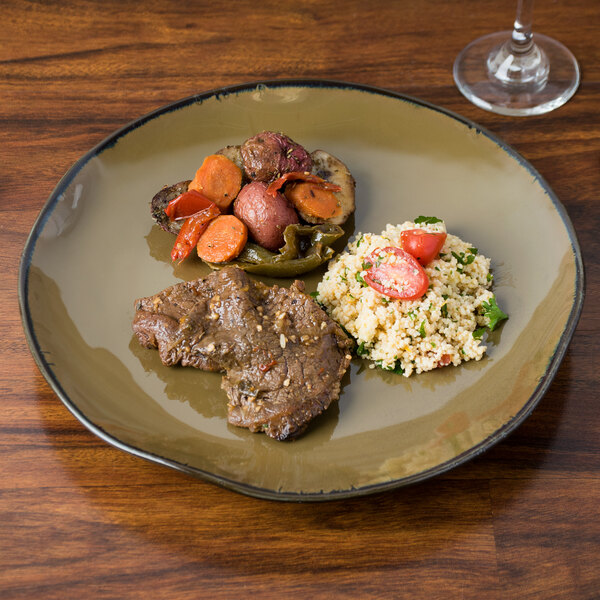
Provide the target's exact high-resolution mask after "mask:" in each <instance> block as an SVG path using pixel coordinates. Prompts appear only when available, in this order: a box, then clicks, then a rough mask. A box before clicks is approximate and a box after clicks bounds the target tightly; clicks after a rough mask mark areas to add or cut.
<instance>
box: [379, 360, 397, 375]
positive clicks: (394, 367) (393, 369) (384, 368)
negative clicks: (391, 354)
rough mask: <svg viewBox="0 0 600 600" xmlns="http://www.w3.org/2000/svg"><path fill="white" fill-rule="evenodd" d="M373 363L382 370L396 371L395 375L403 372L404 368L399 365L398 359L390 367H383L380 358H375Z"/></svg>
mask: <svg viewBox="0 0 600 600" xmlns="http://www.w3.org/2000/svg"><path fill="white" fill-rule="evenodd" d="M375 364H376V365H377V366H378V367H379V368H380V369H383V370H384V371H390V373H396V375H402V374H403V373H404V369H403V368H402V367H401V366H400V361H399V360H397V361H396V362H395V363H394V364H393V366H391V367H384V366H383V364H382V361H380V360H376V361H375Z"/></svg>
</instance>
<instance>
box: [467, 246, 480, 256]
mask: <svg viewBox="0 0 600 600" xmlns="http://www.w3.org/2000/svg"><path fill="white" fill-rule="evenodd" d="M468 250H469V252H470V253H471V254H477V252H479V250H477V248H474V247H473V248H468Z"/></svg>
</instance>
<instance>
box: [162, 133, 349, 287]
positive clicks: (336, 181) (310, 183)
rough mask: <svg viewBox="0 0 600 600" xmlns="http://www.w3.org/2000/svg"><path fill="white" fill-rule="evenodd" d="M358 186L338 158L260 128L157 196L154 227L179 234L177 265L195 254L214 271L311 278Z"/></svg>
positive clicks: (175, 249) (330, 251)
mask: <svg viewBox="0 0 600 600" xmlns="http://www.w3.org/2000/svg"><path fill="white" fill-rule="evenodd" d="M354 188H355V181H354V178H353V177H352V175H351V174H350V171H349V170H348V168H347V167H346V165H345V164H344V163H342V162H341V161H340V160H339V159H338V158H336V157H335V156H332V155H331V154H329V153H327V152H325V151H324V150H315V151H314V152H312V153H309V152H308V151H307V150H305V149H304V148H303V147H302V146H301V145H300V144H297V143H296V142H294V141H293V140H292V139H290V138H289V137H288V136H286V135H284V134H282V133H275V132H272V131H263V132H262V133H259V134H257V135H254V136H252V137H251V138H249V139H247V140H246V141H245V142H244V143H243V144H241V145H240V146H227V147H226V148H223V149H221V150H219V151H217V152H216V153H215V154H211V155H210V156H207V157H205V159H204V161H203V163H202V165H201V166H200V168H199V169H198V171H197V172H196V174H195V176H194V178H193V179H191V180H188V181H182V182H179V183H176V184H174V185H170V186H165V187H164V188H163V189H161V190H160V191H159V192H158V193H157V194H156V195H155V196H154V198H153V199H152V202H151V213H152V217H153V218H154V220H155V221H156V222H157V224H158V225H159V226H160V227H161V228H162V229H164V230H165V231H168V232H170V233H173V234H175V235H177V239H176V241H175V244H174V246H173V250H172V252H171V258H172V259H173V260H174V261H182V260H184V259H186V258H187V257H188V256H190V255H191V254H193V251H194V248H195V249H196V253H197V255H198V256H199V257H200V258H201V259H202V260H203V261H204V262H206V263H207V264H209V265H210V266H211V267H213V268H220V267H222V266H225V265H227V264H232V263H234V264H236V265H237V266H239V267H240V268H242V269H244V270H246V271H249V272H252V273H256V274H262V275H268V276H272V277H292V276H295V275H299V274H301V273H306V272H308V271H310V270H312V269H314V268H316V267H318V266H319V265H320V264H322V263H324V262H325V261H327V260H329V259H330V258H331V257H332V256H333V254H334V250H333V249H332V248H331V245H332V244H333V242H335V240H337V239H338V238H340V237H341V236H342V235H343V233H344V230H343V229H342V228H341V227H340V226H341V225H342V224H343V223H345V222H346V220H347V219H348V217H349V216H350V215H351V214H352V213H353V212H354Z"/></svg>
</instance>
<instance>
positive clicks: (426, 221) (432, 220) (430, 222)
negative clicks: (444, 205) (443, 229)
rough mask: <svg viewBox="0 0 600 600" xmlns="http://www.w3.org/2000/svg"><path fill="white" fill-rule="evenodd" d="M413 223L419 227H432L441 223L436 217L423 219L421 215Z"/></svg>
mask: <svg viewBox="0 0 600 600" xmlns="http://www.w3.org/2000/svg"><path fill="white" fill-rule="evenodd" d="M413 223H414V224H415V225H420V224H421V223H423V224H424V225H433V224H434V223H443V221H442V219H438V218H437V217H424V216H422V215H421V216H420V217H417V218H416V219H415V220H414V221H413Z"/></svg>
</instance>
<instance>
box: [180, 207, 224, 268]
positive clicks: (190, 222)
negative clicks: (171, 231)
mask: <svg viewBox="0 0 600 600" xmlns="http://www.w3.org/2000/svg"><path fill="white" fill-rule="evenodd" d="M211 204H212V205H213V206H209V207H208V208H205V209H204V210H201V211H199V212H197V213H195V214H193V215H192V216H191V217H188V218H187V219H186V220H185V221H184V223H183V225H182V226H181V229H180V230H179V234H178V235H177V239H176V240H175V245H174V246H173V250H171V260H178V261H179V262H181V261H182V260H184V259H185V258H187V257H188V256H189V255H190V253H191V252H192V250H193V249H194V248H195V247H196V244H198V240H199V239H200V236H201V235H202V234H203V233H204V230H205V229H206V228H207V227H208V224H209V223H210V222H211V221H212V220H213V219H214V218H215V217H218V216H219V215H220V214H221V211H220V210H219V209H218V208H217V206H216V204H214V203H212V202H211Z"/></svg>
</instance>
